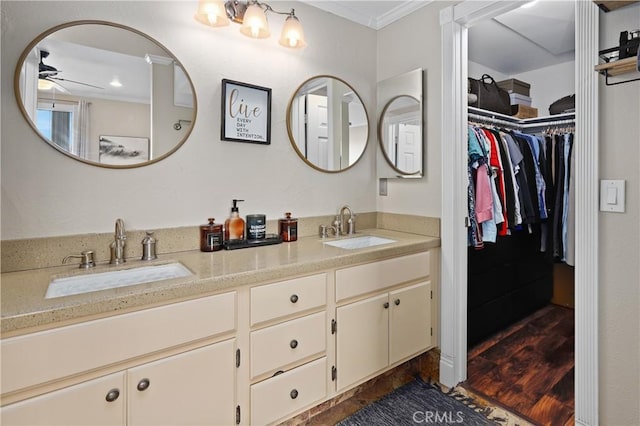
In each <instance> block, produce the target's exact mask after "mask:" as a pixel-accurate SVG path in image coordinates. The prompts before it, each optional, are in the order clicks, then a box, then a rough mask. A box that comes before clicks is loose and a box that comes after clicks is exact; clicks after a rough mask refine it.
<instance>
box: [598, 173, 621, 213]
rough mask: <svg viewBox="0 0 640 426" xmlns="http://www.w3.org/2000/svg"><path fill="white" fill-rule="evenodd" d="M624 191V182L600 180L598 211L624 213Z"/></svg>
mask: <svg viewBox="0 0 640 426" xmlns="http://www.w3.org/2000/svg"><path fill="white" fill-rule="evenodd" d="M624 191H625V181H624V180H601V181H600V211H602V212H617V213H624V207H625V206H624V203H625V199H624V198H625V197H624Z"/></svg>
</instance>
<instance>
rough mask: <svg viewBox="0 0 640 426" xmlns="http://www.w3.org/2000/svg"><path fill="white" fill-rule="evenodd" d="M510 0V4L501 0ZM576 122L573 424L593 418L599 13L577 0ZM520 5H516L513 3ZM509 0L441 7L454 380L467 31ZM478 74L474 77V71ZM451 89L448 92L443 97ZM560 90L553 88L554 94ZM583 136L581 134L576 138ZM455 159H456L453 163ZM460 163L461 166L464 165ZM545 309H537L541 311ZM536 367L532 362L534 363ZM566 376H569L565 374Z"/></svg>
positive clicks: (446, 341)
mask: <svg viewBox="0 0 640 426" xmlns="http://www.w3.org/2000/svg"><path fill="white" fill-rule="evenodd" d="M507 3H510V4H507ZM574 4H575V10H576V11H577V13H576V30H577V31H576V40H575V44H576V49H575V51H576V67H575V79H576V81H575V92H576V95H577V96H576V99H577V100H578V101H577V103H576V116H577V120H576V127H577V129H578V132H577V133H579V134H580V135H581V141H580V149H579V152H577V153H576V167H575V172H576V179H579V181H580V182H581V187H579V188H577V191H576V203H577V205H578V209H577V210H576V211H578V214H577V216H576V230H577V233H576V235H577V238H576V244H577V249H576V269H575V272H576V280H579V282H580V283H581V285H580V286H579V287H578V288H577V289H576V299H575V300H576V305H575V306H576V329H575V332H576V337H575V344H576V370H575V378H576V386H575V389H576V395H575V397H576V399H575V408H576V410H575V419H576V423H577V424H597V417H598V408H597V406H598V398H597V393H598V392H597V280H598V279H597V270H598V268H597V218H596V213H594V212H597V208H596V209H594V208H593V206H595V205H597V191H596V188H597V157H596V154H597V108H595V107H596V106H597V78H596V76H594V75H593V74H594V73H593V71H592V67H593V63H595V61H596V60H597V47H598V46H597V36H598V14H597V9H595V8H593V7H591V6H593V5H591V4H589V3H586V2H576V3H574ZM520 5H521V4H520ZM517 7H518V5H517V4H516V5H514V4H513V3H511V2H473V1H465V2H463V3H461V4H458V5H456V6H453V7H451V8H448V9H446V10H443V12H442V13H441V25H442V30H443V31H442V34H443V88H444V97H443V101H442V102H443V126H444V128H449V129H452V130H453V133H452V134H450V135H447V139H446V140H445V139H443V145H442V146H443V167H444V166H446V167H449V168H451V167H452V164H453V169H452V173H451V174H450V175H449V176H446V177H443V199H442V206H443V211H442V242H443V243H442V341H441V347H442V356H441V365H440V368H441V381H442V382H443V383H445V384H447V385H455V384H457V383H459V382H462V381H464V380H465V379H466V378H467V327H466V325H467V302H468V299H467V297H468V294H467V280H466V278H467V277H466V272H467V260H468V259H467V250H468V248H467V232H466V229H460V224H461V223H462V222H463V221H464V219H465V217H466V212H467V200H466V194H467V193H466V189H467V187H466V186H467V185H466V184H467V173H466V172H467V170H466V154H467V153H466V148H467V146H466V142H467V128H466V125H467V105H466V103H467V97H466V88H467V87H466V86H467V84H466V77H467V75H469V76H472V77H474V76H473V75H472V74H471V73H469V74H467V54H468V52H467V47H468V46H467V40H468V39H467V36H468V31H469V30H470V29H471V28H472V27H473V25H475V24H478V23H480V22H482V21H484V20H487V19H491V18H493V17H495V16H499V15H501V14H503V13H505V12H507V11H510V10H513V9H515V8H517ZM475 77H478V76H475ZM449 95H450V96H449ZM560 96H562V95H559V96H558V97H560ZM582 137H584V140H582ZM458 162H460V163H458ZM462 164H464V165H465V167H464V169H463V167H462ZM543 316H544V315H543ZM534 368H535V367H534ZM567 380H568V379H567Z"/></svg>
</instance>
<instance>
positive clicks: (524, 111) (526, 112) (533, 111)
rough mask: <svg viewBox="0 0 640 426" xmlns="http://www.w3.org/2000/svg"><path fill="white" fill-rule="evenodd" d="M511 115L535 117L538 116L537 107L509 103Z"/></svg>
mask: <svg viewBox="0 0 640 426" xmlns="http://www.w3.org/2000/svg"><path fill="white" fill-rule="evenodd" d="M511 115H513V116H514V117H517V118H536V117H537V116H538V108H532V107H530V106H526V105H511Z"/></svg>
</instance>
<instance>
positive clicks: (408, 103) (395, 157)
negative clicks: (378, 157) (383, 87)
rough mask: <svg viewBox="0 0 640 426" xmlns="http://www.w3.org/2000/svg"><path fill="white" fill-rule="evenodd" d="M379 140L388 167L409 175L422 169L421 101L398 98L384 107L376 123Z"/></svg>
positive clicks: (411, 98)
mask: <svg viewBox="0 0 640 426" xmlns="http://www.w3.org/2000/svg"><path fill="white" fill-rule="evenodd" d="M378 139H379V140H380V147H381V148H382V153H383V154H384V157H385V159H386V160H387V162H388V163H389V165H390V166H391V167H392V168H393V169H394V170H395V171H397V172H398V173H401V174H403V175H411V174H417V173H420V171H421V168H422V109H421V105H420V101H419V100H418V99H416V98H414V97H412V96H408V95H401V96H396V97H394V98H393V99H391V100H390V101H389V102H387V104H386V105H385V107H384V109H383V110H382V114H381V116H380V121H379V122H378Z"/></svg>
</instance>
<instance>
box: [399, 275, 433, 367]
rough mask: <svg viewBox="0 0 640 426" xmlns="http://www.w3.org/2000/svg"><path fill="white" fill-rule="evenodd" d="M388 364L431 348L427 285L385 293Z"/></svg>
mask: <svg viewBox="0 0 640 426" xmlns="http://www.w3.org/2000/svg"><path fill="white" fill-rule="evenodd" d="M389 305H390V308H389V309H390V312H389V315H390V318H389V362H390V363H394V362H397V361H400V360H402V359H404V358H407V357H409V356H411V355H415V354H417V353H418V352H420V351H422V350H424V349H426V348H427V347H429V346H430V345H431V284H430V283H429V282H423V283H419V284H416V285H412V286H409V287H405V288H402V289H400V290H396V291H392V292H390V293H389Z"/></svg>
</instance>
